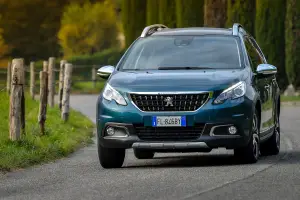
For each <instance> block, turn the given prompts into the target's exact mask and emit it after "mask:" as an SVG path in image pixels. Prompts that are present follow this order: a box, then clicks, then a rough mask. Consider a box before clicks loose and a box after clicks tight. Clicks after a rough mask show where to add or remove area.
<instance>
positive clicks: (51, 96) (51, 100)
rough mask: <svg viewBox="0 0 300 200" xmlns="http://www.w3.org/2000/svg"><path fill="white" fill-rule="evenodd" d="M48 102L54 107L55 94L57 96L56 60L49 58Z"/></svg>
mask: <svg viewBox="0 0 300 200" xmlns="http://www.w3.org/2000/svg"><path fill="white" fill-rule="evenodd" d="M48 64H49V65H48V101H49V106H50V107H54V94H55V72H54V69H55V58H54V57H51V58H49V63H48Z"/></svg>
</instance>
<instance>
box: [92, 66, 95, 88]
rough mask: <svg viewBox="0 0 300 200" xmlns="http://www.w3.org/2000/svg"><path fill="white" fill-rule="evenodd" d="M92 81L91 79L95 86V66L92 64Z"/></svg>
mask: <svg viewBox="0 0 300 200" xmlns="http://www.w3.org/2000/svg"><path fill="white" fill-rule="evenodd" d="M92 81H93V88H95V87H96V67H95V66H93V68H92Z"/></svg>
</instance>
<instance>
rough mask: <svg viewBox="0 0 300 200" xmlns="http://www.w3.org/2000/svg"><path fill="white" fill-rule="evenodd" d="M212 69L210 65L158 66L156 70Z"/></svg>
mask: <svg viewBox="0 0 300 200" xmlns="http://www.w3.org/2000/svg"><path fill="white" fill-rule="evenodd" d="M183 69H187V70H189V69H213V68H211V67H158V70H183Z"/></svg>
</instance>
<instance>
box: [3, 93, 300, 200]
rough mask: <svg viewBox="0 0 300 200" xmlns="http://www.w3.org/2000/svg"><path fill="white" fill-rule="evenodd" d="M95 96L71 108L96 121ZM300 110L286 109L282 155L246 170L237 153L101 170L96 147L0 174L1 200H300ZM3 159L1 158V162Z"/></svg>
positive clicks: (131, 162) (164, 158) (173, 157)
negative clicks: (236, 159)
mask: <svg viewBox="0 0 300 200" xmlns="http://www.w3.org/2000/svg"><path fill="white" fill-rule="evenodd" d="M95 103H96V96H72V98H71V106H72V107H73V108H75V109H77V110H79V111H81V112H83V113H84V114H86V115H87V116H89V117H90V118H91V119H92V120H94V121H95V112H96V109H95ZM299 124H300V107H284V108H282V115H281V126H282V140H281V141H282V142H281V147H282V149H281V152H280V154H279V155H278V156H270V157H262V158H261V159H260V160H259V162H258V163H256V164H252V165H243V164H239V163H237V162H236V161H235V160H234V159H233V157H232V155H233V154H232V151H226V150H222V149H220V150H219V149H218V150H214V151H212V152H211V153H209V154H200V153H193V154H157V155H156V156H155V158H154V159H152V160H137V159H135V158H134V156H133V153H132V151H131V150H129V151H127V157H126V160H125V164H124V167H123V168H121V169H109V170H105V169H103V168H101V166H100V164H99V162H98V157H97V151H96V145H95V144H94V145H91V146H89V147H86V148H83V149H81V150H79V151H77V152H76V153H74V154H73V155H71V156H70V157H68V158H64V159H61V160H58V161H56V162H53V163H49V164H45V165H42V166H35V167H32V168H28V169H25V170H19V171H16V172H11V173H8V174H5V175H2V176H1V175H0V199H22V200H23V199H30V200H34V199H43V200H45V199H47V200H48V199H55V200H58V199H70V200H76V199H101V200H102V199H130V200H134V199H143V200H145V199H172V200H173V199H222V200H225V199H230V200H232V199H243V200H248V199H264V200H268V199H272V200H276V199H280V200H282V199H296V200H299V199H300V147H299V146H300V131H299V128H298V125H299ZM0 159H1V158H0Z"/></svg>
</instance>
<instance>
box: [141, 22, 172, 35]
mask: <svg viewBox="0 0 300 200" xmlns="http://www.w3.org/2000/svg"><path fill="white" fill-rule="evenodd" d="M164 28H168V27H167V26H165V25H163V24H153V25H150V26H147V27H145V28H144V30H143V32H142V34H141V37H147V36H150V35H152V34H153V33H154V32H156V31H160V30H161V29H164Z"/></svg>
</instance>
